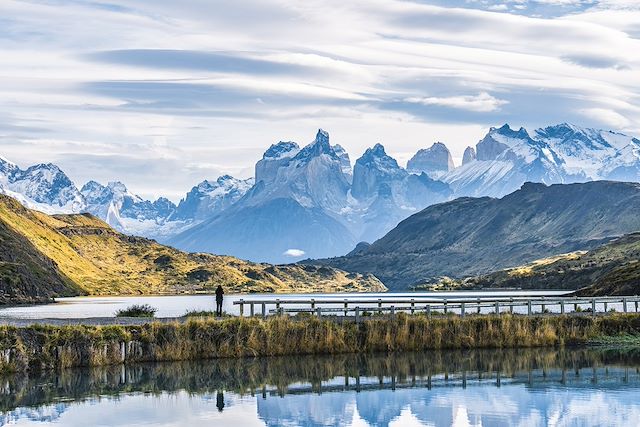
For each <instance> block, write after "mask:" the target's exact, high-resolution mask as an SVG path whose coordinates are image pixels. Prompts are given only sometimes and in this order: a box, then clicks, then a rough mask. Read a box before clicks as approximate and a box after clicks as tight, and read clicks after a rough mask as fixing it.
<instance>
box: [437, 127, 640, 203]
mask: <svg viewBox="0 0 640 427" xmlns="http://www.w3.org/2000/svg"><path fill="white" fill-rule="evenodd" d="M468 150H469V149H467V151H465V155H466V160H465V161H463V165H462V166H461V167H459V168H456V169H454V170H453V171H451V172H449V173H447V174H446V175H444V176H443V177H442V180H443V181H445V182H447V183H449V184H450V185H451V187H452V188H453V190H454V191H455V193H456V195H470V196H496V197H500V196H503V195H505V194H508V193H511V192H513V191H515V190H517V189H518V188H520V186H521V185H522V184H523V183H524V182H526V181H531V182H541V183H544V184H562V183H572V182H584V181H589V180H599V179H610V180H616V181H640V140H638V139H636V138H633V137H630V136H626V135H623V134H620V133H616V132H612V131H604V130H598V129H589V128H581V127H578V126H574V125H569V124H566V123H563V124H560V125H555V126H549V127H546V128H544V129H537V130H536V131H534V132H533V136H531V135H529V133H528V132H527V131H526V130H525V129H524V128H520V129H519V130H517V131H516V130H513V129H511V128H510V127H509V125H504V126H502V127H501V128H491V129H490V131H489V133H488V134H487V135H486V136H485V137H484V138H483V139H482V140H481V141H480V142H478V144H477V145H476V149H475V153H476V158H475V160H474V159H472V158H471V157H472V156H471V152H470V151H469V155H468V156H467V152H468Z"/></svg>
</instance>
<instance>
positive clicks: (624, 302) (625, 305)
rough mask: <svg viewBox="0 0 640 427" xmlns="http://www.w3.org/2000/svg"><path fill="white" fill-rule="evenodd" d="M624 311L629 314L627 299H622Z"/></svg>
mask: <svg viewBox="0 0 640 427" xmlns="http://www.w3.org/2000/svg"><path fill="white" fill-rule="evenodd" d="M622 309H623V310H624V312H625V313H626V312H627V299H626V298H623V299H622Z"/></svg>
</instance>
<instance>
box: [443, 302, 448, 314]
mask: <svg viewBox="0 0 640 427" xmlns="http://www.w3.org/2000/svg"><path fill="white" fill-rule="evenodd" d="M444 314H447V300H446V299H445V300H444Z"/></svg>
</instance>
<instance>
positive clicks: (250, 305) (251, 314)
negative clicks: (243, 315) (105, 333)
mask: <svg viewBox="0 0 640 427" xmlns="http://www.w3.org/2000/svg"><path fill="white" fill-rule="evenodd" d="M253 314H254V313H253V303H251V304H249V315H250V316H251V317H253Z"/></svg>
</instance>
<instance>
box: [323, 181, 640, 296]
mask: <svg viewBox="0 0 640 427" xmlns="http://www.w3.org/2000/svg"><path fill="white" fill-rule="evenodd" d="M639 209H640V184H637V183H619V182H611V181H597V182H589V183H584V184H569V185H551V186H545V185H543V184H531V183H527V184H525V185H524V186H523V187H522V188H521V189H520V190H518V191H516V192H514V193H512V194H510V195H508V196H505V197H503V198H501V199H493V198H489V197H483V198H459V199H456V200H453V201H451V202H446V203H442V204H438V205H434V206H430V207H428V208H426V209H424V210H423V211H421V212H419V213H417V214H415V215H412V216H411V217H409V218H407V219H406V220H404V221H402V222H401V223H400V224H399V225H398V226H397V227H396V228H395V229H393V230H392V231H391V232H389V233H388V234H387V235H386V236H384V237H383V238H381V239H380V240H378V241H376V242H375V243H373V244H372V245H371V246H369V247H364V248H362V249H361V250H360V251H354V252H353V253H352V254H350V255H348V256H344V257H338V258H332V259H328V260H324V261H323V262H324V263H327V264H328V265H332V266H334V267H337V268H342V269H346V270H348V271H358V272H369V273H373V274H375V275H376V276H377V277H379V278H380V279H381V280H382V281H383V282H384V283H385V284H386V285H387V286H388V287H389V288H391V289H402V288H406V287H407V286H410V285H415V284H420V283H424V282H429V281H431V280H433V278H436V277H440V276H450V277H457V278H461V277H465V276H470V275H479V274H483V273H489V272H492V271H495V270H496V269H499V268H507V267H513V266H517V265H521V264H524V263H527V262H531V261H534V260H536V259H539V258H543V257H547V256H551V255H555V254H558V253H566V252H572V251H577V250H588V249H591V248H595V247H597V246H598V245H600V244H602V243H603V242H607V241H608V240H610V239H611V238H613V237H617V236H621V235H623V234H626V233H632V232H635V231H638V230H640V216H639V215H638V214H637V212H639Z"/></svg>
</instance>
